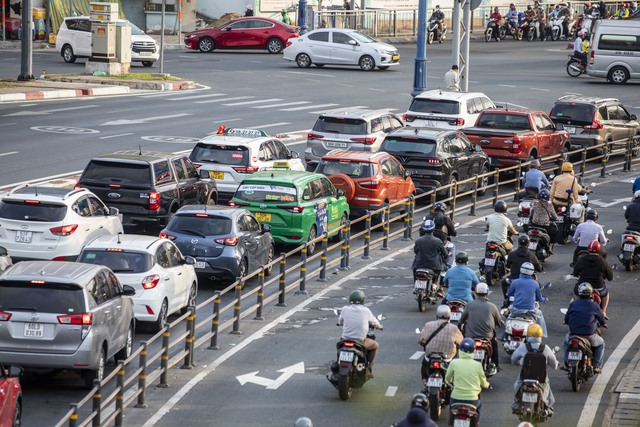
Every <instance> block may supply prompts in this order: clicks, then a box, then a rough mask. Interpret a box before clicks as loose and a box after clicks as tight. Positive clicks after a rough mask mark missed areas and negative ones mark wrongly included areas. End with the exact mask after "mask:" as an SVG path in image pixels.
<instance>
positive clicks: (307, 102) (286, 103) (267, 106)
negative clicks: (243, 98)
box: [251, 101, 311, 108]
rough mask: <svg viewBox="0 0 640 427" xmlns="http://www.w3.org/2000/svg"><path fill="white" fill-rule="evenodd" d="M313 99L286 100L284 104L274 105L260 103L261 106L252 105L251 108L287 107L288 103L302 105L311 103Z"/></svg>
mask: <svg viewBox="0 0 640 427" xmlns="http://www.w3.org/2000/svg"><path fill="white" fill-rule="evenodd" d="M310 103H311V101H296V102H285V103H282V104H272V105H260V106H259V107H251V108H275V107H286V106H287V105H301V104H310Z"/></svg>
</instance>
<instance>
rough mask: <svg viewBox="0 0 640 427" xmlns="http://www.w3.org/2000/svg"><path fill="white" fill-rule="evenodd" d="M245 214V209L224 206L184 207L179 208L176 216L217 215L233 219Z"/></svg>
mask: <svg viewBox="0 0 640 427" xmlns="http://www.w3.org/2000/svg"><path fill="white" fill-rule="evenodd" d="M243 212H246V210H245V209H242V208H237V207H233V206H224V205H215V206H211V205H186V206H183V207H181V208H180V209H179V210H178V212H176V215H180V214H203V213H206V214H208V215H218V216H224V217H227V218H233V217H235V216H237V215H238V214H240V213H243Z"/></svg>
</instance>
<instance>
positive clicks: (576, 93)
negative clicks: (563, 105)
mask: <svg viewBox="0 0 640 427" xmlns="http://www.w3.org/2000/svg"><path fill="white" fill-rule="evenodd" d="M565 93H566V94H567V95H582V94H581V93H578V92H565Z"/></svg>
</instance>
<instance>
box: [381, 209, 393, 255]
mask: <svg viewBox="0 0 640 427" xmlns="http://www.w3.org/2000/svg"><path fill="white" fill-rule="evenodd" d="M390 216H391V210H390V209H389V202H385V203H384V227H383V228H382V230H383V231H384V240H382V248H381V249H382V250H383V251H388V250H389V217H390Z"/></svg>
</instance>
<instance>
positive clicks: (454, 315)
mask: <svg viewBox="0 0 640 427" xmlns="http://www.w3.org/2000/svg"><path fill="white" fill-rule="evenodd" d="M461 317H462V313H460V312H459V311H454V312H452V313H451V316H450V317H449V319H451V320H460V318H461Z"/></svg>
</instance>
